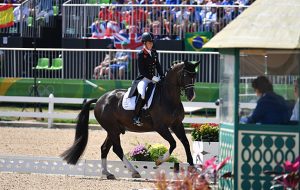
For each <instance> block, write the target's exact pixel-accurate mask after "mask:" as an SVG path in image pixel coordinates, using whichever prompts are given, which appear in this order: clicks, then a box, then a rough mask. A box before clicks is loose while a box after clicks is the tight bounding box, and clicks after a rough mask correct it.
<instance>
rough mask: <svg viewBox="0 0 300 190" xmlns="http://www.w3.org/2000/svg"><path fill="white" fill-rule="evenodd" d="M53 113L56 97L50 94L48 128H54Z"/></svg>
mask: <svg viewBox="0 0 300 190" xmlns="http://www.w3.org/2000/svg"><path fill="white" fill-rule="evenodd" d="M53 111H54V96H53V94H50V95H49V104H48V113H49V116H48V128H51V127H52V126H53V117H52V114H53Z"/></svg>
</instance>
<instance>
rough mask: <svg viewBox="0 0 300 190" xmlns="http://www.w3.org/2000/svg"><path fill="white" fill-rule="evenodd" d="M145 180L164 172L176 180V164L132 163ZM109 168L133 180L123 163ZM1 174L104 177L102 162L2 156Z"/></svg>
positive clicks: (109, 162)
mask: <svg viewBox="0 0 300 190" xmlns="http://www.w3.org/2000/svg"><path fill="white" fill-rule="evenodd" d="M131 163H132V164H133V165H134V167H135V168H136V169H137V171H138V172H139V173H140V174H141V177H142V178H143V179H148V180H149V179H152V180H155V179H156V177H157V175H158V174H159V172H161V171H164V172H165V174H166V177H167V178H168V179H172V178H175V177H176V175H177V173H174V163H168V162H165V163H163V164H162V165H160V166H156V165H155V163H154V162H139V161H132V162H131ZM187 167H188V164H187V163H180V168H184V169H185V170H187ZM107 168H108V170H110V171H111V172H112V173H113V174H114V175H115V176H116V177H117V178H132V177H131V172H129V171H128V169H127V168H126V166H125V165H124V163H123V162H121V161H107ZM0 171H1V172H18V173H40V174H57V175H70V176H97V177H99V176H102V172H101V160H80V161H79V162H78V164H77V165H68V164H67V163H66V162H64V161H63V160H62V159H61V158H57V157H29V156H17V157H15V156H2V155H0Z"/></svg>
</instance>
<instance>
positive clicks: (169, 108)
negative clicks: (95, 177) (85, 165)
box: [61, 61, 200, 179]
mask: <svg viewBox="0 0 300 190" xmlns="http://www.w3.org/2000/svg"><path fill="white" fill-rule="evenodd" d="M199 63H200V62H197V63H196V64H192V63H190V62H188V61H185V62H181V63H178V64H176V65H173V66H172V68H171V69H170V70H169V71H168V72H167V74H166V77H165V79H164V80H162V81H160V82H159V83H160V84H159V85H157V89H156V92H155V94H154V96H155V97H154V98H153V102H152V105H151V108H150V110H149V114H150V116H151V117H147V118H148V119H147V118H146V117H144V118H143V117H142V121H143V123H144V125H143V126H141V127H139V126H136V125H133V121H132V118H133V116H134V112H133V111H128V110H124V109H123V107H122V98H123V96H124V94H125V92H126V90H125V89H117V90H113V91H110V92H107V93H105V94H104V95H103V96H101V97H100V98H99V99H98V100H97V99H93V100H90V101H88V102H86V103H85V104H84V106H83V108H82V110H81V112H80V113H79V115H78V119H77V126H76V134H75V140H74V143H73V145H72V146H71V147H70V148H69V149H68V150H66V151H65V152H64V153H63V154H62V155H61V156H62V157H63V159H64V160H65V161H67V163H68V164H76V163H77V161H78V160H79V158H80V156H81V155H82V154H83V152H84V149H85V147H86V144H87V141H88V121H89V110H90V105H91V104H92V103H95V102H96V105H95V108H94V114H95V117H96V119H97V121H98V122H99V124H100V125H101V126H102V127H103V128H104V129H105V130H106V131H107V137H106V139H105V141H104V143H103V144H102V146H101V161H102V174H103V175H106V177H107V178H108V179H114V178H115V176H114V175H113V174H111V173H109V171H108V170H107V161H106V158H107V154H108V152H109V150H110V148H111V147H113V151H114V152H115V153H116V154H117V156H118V157H119V158H120V159H121V160H122V161H123V163H124V164H125V165H126V167H127V168H128V169H129V170H130V171H131V172H132V177H134V178H138V177H141V176H140V174H139V172H138V171H137V170H136V169H135V168H134V167H133V166H132V165H131V163H130V162H129V161H128V160H127V158H126V157H125V155H124V152H123V149H122V147H121V142H120V134H124V133H125V131H126V130H128V131H134V132H149V131H156V132H158V133H159V134H160V135H161V136H162V137H163V138H164V139H165V140H167V141H168V142H169V144H170V148H169V151H168V152H166V153H165V155H163V156H162V157H161V158H159V159H158V160H157V161H156V164H157V165H159V164H161V163H162V162H164V161H166V160H167V159H168V158H169V157H170V155H171V154H172V152H173V150H174V149H175V147H176V141H175V140H174V138H173V136H172V134H171V132H170V130H169V128H170V129H171V130H172V131H173V132H174V134H175V135H176V136H177V138H178V139H179V140H180V141H181V142H182V144H183V146H184V149H185V152H186V156H187V162H188V163H189V164H190V165H191V166H192V165H193V158H192V155H191V151H190V145H189V142H188V139H187V137H186V134H185V131H184V126H183V123H182V121H183V119H184V109H183V105H182V103H181V99H180V96H181V91H182V90H184V91H185V95H186V97H187V99H188V100H189V101H192V100H193V99H194V98H195V91H194V82H195V76H196V72H195V68H196V67H197V66H198V65H199Z"/></svg>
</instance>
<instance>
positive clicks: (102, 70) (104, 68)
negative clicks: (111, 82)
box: [94, 44, 115, 79]
mask: <svg viewBox="0 0 300 190" xmlns="http://www.w3.org/2000/svg"><path fill="white" fill-rule="evenodd" d="M107 48H108V49H115V47H114V46H113V44H109V45H108V46H107ZM113 58H114V52H112V51H109V52H108V53H107V54H106V55H105V58H104V60H103V61H102V62H101V63H100V64H99V65H98V66H97V67H95V68H94V77H95V79H99V78H103V77H104V75H107V74H108V71H109V65H110V63H111V62H112V60H113Z"/></svg>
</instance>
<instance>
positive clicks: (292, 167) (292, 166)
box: [283, 156, 300, 172]
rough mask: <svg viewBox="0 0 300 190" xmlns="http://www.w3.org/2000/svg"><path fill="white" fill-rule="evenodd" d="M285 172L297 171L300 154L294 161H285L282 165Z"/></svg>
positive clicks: (299, 164) (299, 163)
mask: <svg viewBox="0 0 300 190" xmlns="http://www.w3.org/2000/svg"><path fill="white" fill-rule="evenodd" d="M283 167H284V169H285V171H286V172H297V171H298V170H299V168H300V156H299V157H298V158H297V159H296V160H295V162H290V161H289V160H288V161H286V162H285V163H284V165H283Z"/></svg>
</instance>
